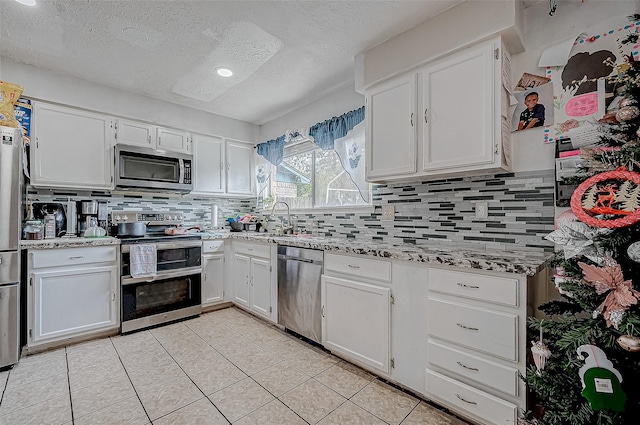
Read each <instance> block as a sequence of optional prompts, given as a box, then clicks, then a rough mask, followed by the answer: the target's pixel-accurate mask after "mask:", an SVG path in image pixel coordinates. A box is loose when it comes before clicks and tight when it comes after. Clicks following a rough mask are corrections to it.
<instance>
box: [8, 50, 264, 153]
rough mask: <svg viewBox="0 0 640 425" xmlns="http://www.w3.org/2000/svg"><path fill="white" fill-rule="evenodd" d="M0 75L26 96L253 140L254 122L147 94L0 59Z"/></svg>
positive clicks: (169, 125)
mask: <svg viewBox="0 0 640 425" xmlns="http://www.w3.org/2000/svg"><path fill="white" fill-rule="evenodd" d="M0 65H1V66H0V78H2V79H3V80H6V81H10V82H12V83H16V84H20V85H21V86H23V87H24V93H23V95H24V96H26V97H30V98H34V99H39V100H45V101H50V102H56V103H61V104H65V105H70V106H75V107H79V108H85V109H90V110H93V111H98V112H102V113H107V114H112V115H115V116H119V117H125V118H131V119H136V120H142V121H147V122H150V123H153V124H158V125H163V126H167V127H175V128H179V129H183V130H187V131H191V132H194V133H203V134H210V135H216V136H223V137H228V138H232V139H238V140H244V141H248V142H252V143H255V142H256V141H257V140H258V139H257V137H258V132H259V128H258V126H257V125H254V124H250V123H247V122H244V121H239V120H235V119H231V118H227V117H223V116H220V115H215V114H211V113H209V112H204V111H199V110H197V109H192V108H188V107H185V106H181V105H177V104H174V103H169V102H165V101H162V100H158V99H154V98H152V97H149V96H145V95H141V94H136V93H131V92H127V91H124V90H120V89H117V88H113V87H109V86H105V85H101V84H95V83H91V82H89V81H86V80H82V79H79V78H76V77H72V76H70V75H65V74H61V73H58V72H53V71H49V70H46V69H43V68H38V67H35V66H32V65H26V64H21V63H17V62H15V61H13V60H11V59H7V58H5V57H3V58H0Z"/></svg>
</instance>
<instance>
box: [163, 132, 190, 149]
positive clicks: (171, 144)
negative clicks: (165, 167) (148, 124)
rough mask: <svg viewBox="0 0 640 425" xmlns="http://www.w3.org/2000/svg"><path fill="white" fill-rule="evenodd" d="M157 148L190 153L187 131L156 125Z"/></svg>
mask: <svg viewBox="0 0 640 425" xmlns="http://www.w3.org/2000/svg"><path fill="white" fill-rule="evenodd" d="M157 134H158V143H157V148H158V149H166V150H168V151H174V152H183V153H191V143H190V141H189V133H187V132H186V131H181V130H174V129H172V128H161V127H158V130H157Z"/></svg>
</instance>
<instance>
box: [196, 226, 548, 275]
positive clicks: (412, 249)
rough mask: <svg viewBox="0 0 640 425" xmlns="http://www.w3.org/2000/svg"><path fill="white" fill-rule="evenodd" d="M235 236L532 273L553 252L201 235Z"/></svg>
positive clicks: (226, 235) (244, 237)
mask: <svg viewBox="0 0 640 425" xmlns="http://www.w3.org/2000/svg"><path fill="white" fill-rule="evenodd" d="M222 238H232V239H241V240H249V241H260V242H269V243H277V244H280V245H287V246H297V247H300V248H313V249H321V250H324V251H335V252H344V253H350V254H361V255H371V256H375V257H384V258H389V259H395V260H405V261H417V262H421V263H431V264H442V265H447V266H454V267H464V268H471V269H479V270H491V271H496V272H506V273H519V274H526V275H530V276H533V275H535V274H536V273H538V272H539V271H540V270H542V269H543V268H544V265H545V263H546V261H547V260H548V258H549V257H550V256H551V255H550V254H543V253H538V252H526V251H496V250H473V249H468V248H464V249H461V248H460V247H459V246H456V245H453V244H447V243H438V244H434V245H413V244H396V245H392V244H388V243H375V242H370V241H358V240H346V239H334V238H319V237H313V238H312V237H306V236H271V235H265V234H256V233H242V232H238V233H231V232H227V233H219V234H203V235H202V239H222Z"/></svg>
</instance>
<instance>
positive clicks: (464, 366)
mask: <svg viewBox="0 0 640 425" xmlns="http://www.w3.org/2000/svg"><path fill="white" fill-rule="evenodd" d="M456 363H458V365H459V366H460V367H463V368H465V369H469V370H473V371H474V372H477V371H478V369H477V368H475V367H470V366H467V365H466V364H464V363H460V362H456Z"/></svg>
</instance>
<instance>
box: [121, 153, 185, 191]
mask: <svg viewBox="0 0 640 425" xmlns="http://www.w3.org/2000/svg"><path fill="white" fill-rule="evenodd" d="M192 164H193V155H189V154H186V153H178V152H169V151H158V150H155V149H149V148H144V147H140V146H127V145H122V144H118V145H116V188H118V189H145V190H162V191H165V192H166V191H176V192H191V190H192V189H193V184H192V182H191V166H192Z"/></svg>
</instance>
